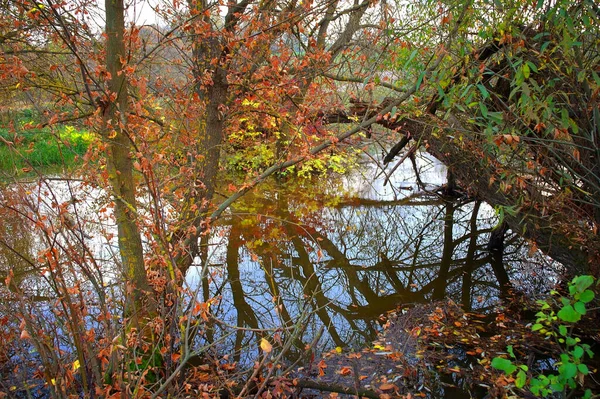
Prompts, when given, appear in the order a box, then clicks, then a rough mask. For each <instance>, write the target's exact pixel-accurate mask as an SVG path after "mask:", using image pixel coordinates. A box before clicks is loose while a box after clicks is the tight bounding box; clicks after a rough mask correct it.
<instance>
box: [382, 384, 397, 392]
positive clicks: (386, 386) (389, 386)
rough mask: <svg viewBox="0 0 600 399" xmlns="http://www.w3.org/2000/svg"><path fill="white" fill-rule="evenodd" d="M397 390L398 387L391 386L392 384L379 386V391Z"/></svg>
mask: <svg viewBox="0 0 600 399" xmlns="http://www.w3.org/2000/svg"><path fill="white" fill-rule="evenodd" d="M396 388H398V387H397V386H396V385H394V384H390V383H385V384H381V385H380V386H379V389H381V390H382V391H388V390H390V389H396Z"/></svg>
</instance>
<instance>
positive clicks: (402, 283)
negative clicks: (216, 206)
mask: <svg viewBox="0 0 600 399" xmlns="http://www.w3.org/2000/svg"><path fill="white" fill-rule="evenodd" d="M418 166H419V168H420V169H422V170H424V171H426V172H425V173H423V174H422V175H421V178H422V181H423V182H424V183H426V184H427V185H428V188H429V185H431V186H434V185H440V184H443V183H444V182H445V173H446V172H445V168H444V167H443V165H440V164H439V163H438V162H437V161H435V160H432V159H429V158H428V159H422V158H421V159H419V160H418ZM365 169H366V171H362V173H358V172H355V173H353V174H352V175H351V176H350V177H346V178H344V179H343V184H342V186H343V189H342V190H340V189H339V188H334V189H330V190H331V191H330V192H344V197H347V198H352V199H356V198H359V199H363V200H364V199H367V200H371V201H370V202H365V203H360V201H359V202H356V201H352V202H351V203H349V204H347V203H345V202H344V199H343V198H342V199H340V200H339V201H337V202H336V201H333V202H332V204H335V205H332V206H327V207H323V208H320V209H314V206H313V207H312V208H311V206H310V205H307V204H305V203H302V198H300V197H298V198H295V197H294V196H293V191H292V192H291V193H290V192H286V191H285V189H283V191H282V192H281V193H272V192H271V193H266V192H265V193H263V194H262V195H258V194H257V197H258V198H250V197H247V198H246V199H245V200H246V201H249V202H252V203H253V208H252V209H253V210H254V211H255V212H258V213H262V212H264V213H269V212H271V213H270V215H271V216H272V218H269V216H262V217H261V219H260V222H258V221H256V219H257V217H256V215H248V214H246V213H244V212H243V211H241V212H240V213H239V217H238V216H236V211H238V212H239V211H240V209H243V207H237V206H235V207H234V210H233V216H232V218H231V219H230V220H229V221H224V224H225V225H223V226H220V227H219V228H218V229H217V231H216V232H215V234H214V235H213V237H212V238H211V241H210V246H209V248H210V250H209V256H208V259H209V260H208V263H209V264H210V265H212V266H211V267H210V268H209V272H210V273H213V276H214V277H213V280H212V282H211V296H220V298H221V303H220V306H219V307H218V308H216V309H213V311H214V312H215V315H216V316H217V317H219V318H222V319H223V320H225V321H226V322H227V323H229V324H234V325H235V324H236V323H239V322H241V323H242V324H244V326H245V327H255V326H250V325H248V324H247V323H248V322H249V321H248V317H247V312H248V311H249V310H248V309H250V311H251V312H253V313H254V315H253V316H252V317H251V318H250V319H252V320H254V321H252V320H251V321H250V323H254V322H256V323H258V327H259V328H277V327H279V326H281V325H286V323H289V320H286V318H285V317H284V316H282V315H281V312H279V313H278V312H276V310H275V308H276V306H277V305H283V307H284V308H285V312H286V313H287V314H288V315H289V317H290V318H291V319H292V321H293V320H294V319H295V318H296V317H298V316H299V315H300V313H301V312H302V311H303V310H304V309H305V308H306V306H307V305H309V306H310V307H311V308H312V309H315V310H318V311H315V312H314V313H315V314H314V316H313V318H312V319H311V323H310V324H309V327H308V330H307V332H306V334H305V335H304V342H309V341H310V339H311V336H312V334H313V333H314V332H315V331H317V330H318V329H319V328H320V326H321V325H325V327H326V330H327V332H326V334H325V339H324V341H325V342H327V346H328V347H329V348H331V347H335V346H338V345H340V346H345V345H348V346H360V345H362V344H363V343H364V342H367V341H368V340H371V339H374V334H375V333H376V331H377V329H378V322H377V317H378V316H379V315H380V314H381V313H385V312H386V311H388V310H392V309H394V308H395V307H396V305H399V304H403V303H405V304H406V303H414V302H427V301H431V300H432V299H433V298H434V297H435V295H436V290H439V289H440V288H439V287H438V286H439V285H440V284H436V282H438V280H439V279H440V276H439V274H440V269H441V267H442V265H441V260H442V258H443V257H444V250H445V249H446V250H447V251H449V253H450V254H451V259H448V260H449V262H448V265H447V267H448V270H447V275H446V279H445V282H444V284H441V286H442V288H441V289H442V291H441V292H442V293H443V297H446V298H451V299H453V300H454V301H456V302H459V303H460V302H461V301H464V300H465V298H468V301H469V303H468V306H470V307H472V308H473V309H480V310H485V309H490V308H491V307H493V306H495V305H496V304H497V301H498V297H499V295H500V292H501V289H500V287H499V283H498V276H497V275H496V273H497V272H496V271H494V269H493V268H492V267H491V263H490V262H491V259H490V254H489V252H488V251H487V250H486V246H487V242H488V240H489V233H490V231H491V229H492V228H493V227H494V226H495V225H496V224H497V218H496V216H495V212H494V210H493V209H492V208H491V207H490V206H488V205H486V204H480V205H479V206H478V211H477V222H476V229H477V231H476V234H475V236H474V238H473V239H471V236H472V235H471V234H470V233H471V222H472V215H473V211H474V208H475V206H476V205H475V203H474V202H467V203H465V204H463V205H461V206H452V208H451V209H452V210H453V212H452V213H450V215H449V216H450V217H452V231H451V236H452V240H451V241H450V242H448V241H447V240H446V241H445V237H444V227H445V219H446V217H447V215H446V213H447V210H448V208H447V207H448V205H447V204H446V203H445V202H444V201H443V200H441V199H440V198H438V197H435V196H415V197H414V198H412V199H410V198H408V197H409V196H410V195H412V194H413V193H414V192H416V191H418V189H417V187H416V184H414V180H415V179H414V174H413V173H412V166H411V165H410V162H408V161H407V162H406V166H403V167H401V168H399V169H398V170H396V172H395V175H394V176H395V177H394V179H392V180H393V184H394V185H396V187H398V186H400V185H402V186H403V187H411V188H412V190H410V191H409V190H401V191H398V190H396V192H394V191H393V190H391V189H390V188H389V183H388V186H385V187H384V186H383V179H384V178H383V177H379V178H378V179H376V180H374V181H373V178H374V176H375V175H376V174H377V170H376V169H375V168H372V167H370V166H367V167H366V168H365ZM409 179H412V181H411V180H409ZM295 190H297V188H296V189H295ZM315 195H316V194H315ZM283 198H287V200H283ZM261 199H262V200H264V201H265V203H266V204H267V205H266V207H267V208H268V210H266V211H262V210H261V208H260V204H259V202H260V201H261ZM278 199H279V200H278ZM401 199H405V202H404V203H403V204H398V201H397V200H401ZM242 201H244V200H242ZM253 201H255V202H256V203H255V202H253ZM307 208H310V209H313V210H312V212H311V213H310V214H304V215H302V214H301V215H300V216H299V213H298V212H297V210H298V209H307ZM273 209H276V212H275V214H273ZM282 219H284V220H287V221H284V222H281V223H280V221H281V220H282ZM247 220H255V222H254V224H252V223H249V224H248V223H247V224H246V225H244V223H245V222H244V221H247ZM232 223H233V226H235V227H232ZM299 224H300V225H303V227H302V228H299V227H297V226H298V225H299ZM267 225H268V226H270V228H274V227H277V228H279V229H281V232H282V233H281V235H279V236H278V237H277V239H275V240H269V239H267V238H264V237H262V238H261V240H263V238H264V242H263V243H261V245H260V246H258V247H257V248H253V249H252V250H249V249H248V247H246V246H245V244H248V245H249V246H250V247H254V246H255V243H256V241H255V240H256V239H257V237H256V235H255V233H253V232H252V231H251V230H252V229H259V230H260V227H263V231H264V232H267V231H268V228H267V227H266V226H267ZM257 226H258V227H257ZM286 226H287V227H286ZM232 232H233V234H235V237H231V238H228V237H230V235H231V234H232ZM233 241H235V243H233ZM282 242H283V243H284V244H283V245H282ZM232 245H235V246H236V247H237V246H239V248H237V249H236V252H235V253H236V264H235V265H229V266H228V265H227V250H228V246H232ZM471 245H474V247H473V248H474V251H473V253H472V254H471V255H472V258H471V259H465V258H466V256H467V254H468V253H469V248H470V246H471ZM503 260H504V262H503V266H504V267H505V268H506V273H507V274H508V276H509V278H510V279H511V280H512V281H513V284H514V285H515V286H518V288H520V289H522V290H525V291H526V292H529V293H537V292H538V290H539V289H543V287H544V284H547V282H548V279H552V278H554V274H553V270H554V269H555V268H556V265H552V264H551V262H550V261H549V260H548V259H547V258H545V257H543V256H540V255H537V256H534V257H530V256H529V255H528V247H527V245H525V244H524V243H523V242H522V241H521V240H519V239H518V238H516V237H515V236H514V234H512V233H508V234H507V246H506V249H505V256H504V259H503ZM232 266H234V267H235V268H236V270H237V272H236V273H239V284H232V283H231V282H230V281H228V280H227V279H228V275H227V269H228V267H229V268H231V267H232ZM549 266H553V267H549ZM200 270H201V267H200V266H196V267H194V268H192V270H191V271H190V273H188V276H187V282H188V283H189V284H190V286H192V287H194V286H196V287H198V284H199V282H200V281H199V273H200ZM465 274H469V275H470V277H471V283H470V284H471V287H470V289H469V290H468V295H465V290H463V284H464V283H465V281H466V280H465V277H464V276H465ZM536 279H537V280H536ZM270 281H272V282H275V284H276V286H277V292H274V290H273V287H272V284H269V282H270ZM436 287H437V288H436ZM240 289H241V290H242V291H243V294H242V292H238V291H239V290H240ZM444 293H445V295H444ZM236 296H237V298H236ZM274 297H276V299H277V300H276V301H275V302H274V300H273V298H274ZM240 298H243V302H244V304H243V307H244V310H240V301H241V299H240ZM240 315H241V316H240ZM230 345H231V346H233V345H234V344H233V340H232V341H231V342H230Z"/></svg>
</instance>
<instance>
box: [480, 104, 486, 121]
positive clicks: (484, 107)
mask: <svg viewBox="0 0 600 399" xmlns="http://www.w3.org/2000/svg"><path fill="white" fill-rule="evenodd" d="M479 109H480V110H481V115H483V117H484V118H487V116H488V108H487V107H486V106H485V104H484V103H483V102H479Z"/></svg>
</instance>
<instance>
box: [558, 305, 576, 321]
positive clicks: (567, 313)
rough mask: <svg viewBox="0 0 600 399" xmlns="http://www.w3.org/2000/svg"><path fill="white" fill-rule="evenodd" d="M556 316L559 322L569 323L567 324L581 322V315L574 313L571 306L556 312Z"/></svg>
mask: <svg viewBox="0 0 600 399" xmlns="http://www.w3.org/2000/svg"><path fill="white" fill-rule="evenodd" d="M556 315H557V316H558V317H559V318H560V319H561V320H563V321H566V322H569V323H575V322H577V321H579V320H581V314H579V313H577V312H576V311H575V309H573V306H571V305H567V306H565V307H563V308H562V309H561V310H559V311H558V313H557V314H556Z"/></svg>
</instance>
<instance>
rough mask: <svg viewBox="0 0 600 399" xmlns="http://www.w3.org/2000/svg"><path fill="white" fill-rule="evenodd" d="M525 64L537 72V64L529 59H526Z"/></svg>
mask: <svg viewBox="0 0 600 399" xmlns="http://www.w3.org/2000/svg"><path fill="white" fill-rule="evenodd" d="M527 65H528V66H529V69H531V70H532V71H533V72H535V73H537V71H538V69H537V66H535V64H534V63H533V62H531V61H527Z"/></svg>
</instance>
